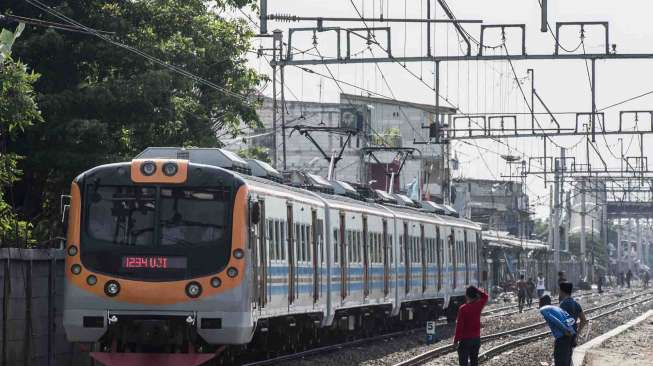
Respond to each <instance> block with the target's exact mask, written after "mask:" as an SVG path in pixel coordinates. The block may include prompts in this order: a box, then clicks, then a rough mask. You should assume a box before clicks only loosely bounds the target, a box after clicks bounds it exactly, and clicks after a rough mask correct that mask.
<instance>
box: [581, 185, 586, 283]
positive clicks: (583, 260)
mask: <svg viewBox="0 0 653 366" xmlns="http://www.w3.org/2000/svg"><path fill="white" fill-rule="evenodd" d="M580 183H581V184H580V202H581V203H580V204H581V206H580V207H581V208H580V261H581V264H580V268H581V276H582V277H583V280H585V279H586V278H587V258H586V256H585V251H586V246H587V243H586V238H585V210H586V208H585V189H586V188H585V180H581V181H580Z"/></svg>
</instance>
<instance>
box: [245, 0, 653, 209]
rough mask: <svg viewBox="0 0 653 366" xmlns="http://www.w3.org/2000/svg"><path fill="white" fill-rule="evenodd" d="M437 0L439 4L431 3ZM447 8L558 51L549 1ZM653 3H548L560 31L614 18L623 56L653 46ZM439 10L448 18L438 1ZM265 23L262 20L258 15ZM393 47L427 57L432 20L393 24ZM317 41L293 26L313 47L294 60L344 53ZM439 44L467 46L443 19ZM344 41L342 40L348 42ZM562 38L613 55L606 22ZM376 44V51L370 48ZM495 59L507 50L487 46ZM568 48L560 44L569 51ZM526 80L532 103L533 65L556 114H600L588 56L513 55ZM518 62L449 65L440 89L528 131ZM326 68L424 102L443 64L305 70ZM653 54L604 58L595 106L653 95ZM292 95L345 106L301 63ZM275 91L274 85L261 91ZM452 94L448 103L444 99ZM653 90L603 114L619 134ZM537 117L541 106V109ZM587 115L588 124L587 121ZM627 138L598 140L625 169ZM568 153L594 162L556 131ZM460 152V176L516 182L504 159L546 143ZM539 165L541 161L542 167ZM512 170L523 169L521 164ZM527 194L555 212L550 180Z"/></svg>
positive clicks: (399, 11)
mask: <svg viewBox="0 0 653 366" xmlns="http://www.w3.org/2000/svg"><path fill="white" fill-rule="evenodd" d="M433 2H435V0H433ZM353 4H355V6H356V7H357V8H358V10H359V11H361V12H362V13H363V14H364V15H365V16H366V17H379V14H380V13H383V14H384V17H386V18H388V17H392V18H420V17H425V16H426V0H353ZM448 4H449V7H450V8H451V9H452V11H453V12H454V14H455V16H456V17H457V18H458V19H473V20H482V21H483V23H484V24H514V23H518V24H525V25H526V48H527V53H529V54H552V53H553V50H554V41H553V37H552V35H551V34H549V33H541V32H540V6H539V4H538V0H491V1H490V0H448ZM652 11H653V2H651V1H650V0H623V1H618V2H617V1H614V0H611V1H608V0H573V1H570V0H566V1H562V0H549V12H548V13H549V14H548V15H549V16H548V20H549V23H550V24H551V26H552V27H555V26H554V24H555V22H562V21H608V22H609V24H610V43H611V44H615V45H616V51H617V52H618V53H653V42H651V40H653V28H651V27H650V18H651V15H650V14H652ZM268 13H270V14H273V13H276V14H279V13H281V14H291V15H300V16H323V17H326V16H337V17H357V13H356V10H355V9H354V6H353V5H352V1H350V0H329V1H317V0H302V1H297V0H294V1H293V0H268ZM436 16H437V17H438V18H443V17H444V14H443V12H442V11H441V9H440V8H439V7H438V8H437V9H436ZM256 21H258V20H256ZM313 26H315V22H293V23H287V22H274V21H270V22H269V24H268V27H269V29H270V30H272V29H280V30H282V31H283V34H284V38H285V40H286V41H287V34H288V32H287V31H288V28H289V27H313ZM325 26H340V27H363V24H362V23H325ZM368 26H370V27H374V26H378V27H386V26H387V24H386V23H371V22H370V23H368ZM390 26H391V35H392V36H391V43H392V45H391V46H392V51H393V54H394V55H395V56H403V55H406V56H418V55H424V54H425V53H426V26H425V25H417V24H405V23H403V22H402V23H391V24H390ZM464 27H465V29H466V30H467V31H468V32H469V33H470V34H472V35H473V36H474V37H475V38H476V39H478V38H479V34H480V26H479V25H478V24H466V25H464ZM316 36H317V45H316V46H315V48H313V47H314V45H313V43H314V40H313V35H312V34H310V33H306V34H300V33H295V35H294V36H293V46H294V47H296V48H297V49H299V50H307V49H310V50H309V51H308V52H306V53H305V54H302V53H299V52H298V51H297V52H298V53H297V54H296V55H295V56H294V57H295V58H297V59H303V58H304V59H309V58H313V56H311V55H310V54H319V55H322V56H324V57H325V58H327V57H332V56H334V55H335V49H336V47H335V44H336V39H335V36H333V35H330V34H329V33H328V32H324V33H318V34H317V35H316ZM376 37H377V39H378V40H380V43H381V45H382V46H383V48H387V44H386V42H385V37H386V36H385V33H382V32H379V33H377V34H376ZM485 37H486V41H485V43H486V44H488V45H500V44H501V35H500V32H499V31H491V30H489V31H487V32H486V35H485ZM432 38H433V45H432V47H433V48H434V50H435V53H436V54H438V55H457V54H460V53H461V47H462V44H461V43H459V38H458V37H457V35H456V32H455V30H454V28H453V26H451V25H447V24H438V25H437V26H436V27H434V28H433V37H432ZM520 41H521V35H520V33H519V31H517V30H508V31H506V48H507V50H508V52H509V53H511V54H517V53H519V52H520V51H521V46H520ZM342 44H343V46H344V41H343V43H342ZM560 44H561V45H562V46H563V47H564V48H565V49H567V50H570V51H573V49H576V51H575V52H574V53H582V52H583V47H584V49H585V52H587V53H598V52H602V51H603V50H604V47H605V46H604V33H603V28H601V27H596V26H593V27H587V28H586V29H585V39H584V41H583V43H582V44H581V43H580V28H579V27H569V28H566V29H564V28H563V31H561V36H560ZM260 46H261V47H265V48H269V47H270V46H271V43H270V40H269V39H260V40H256V41H254V44H253V47H254V48H258V47H260ZM351 48H352V53H354V54H355V55H356V56H355V57H361V56H362V57H371V56H372V55H374V56H382V55H383V52H384V51H383V49H382V48H381V47H379V46H377V45H374V44H373V45H371V46H369V49H368V45H367V44H366V43H365V42H364V41H362V40H361V41H355V42H352V47H351ZM370 49H371V50H370ZM484 52H485V53H486V54H500V53H502V52H505V51H504V50H503V49H502V48H497V49H487V50H485V51H484ZM561 53H563V51H561ZM249 62H250V65H251V66H252V67H253V68H254V69H256V70H258V71H259V72H261V73H264V74H268V75H271V68H270V66H269V64H268V60H266V59H264V58H259V57H257V56H256V55H255V54H254V53H251V54H250V57H249ZM512 67H514V70H515V73H516V74H517V80H519V83H520V84H521V86H522V88H523V90H524V92H525V93H526V96H527V99H528V102H530V82H531V80H530V78H529V77H528V74H527V69H534V70H535V88H536V90H537V92H538V94H539V95H540V96H541V97H542V99H543V100H544V101H545V103H546V104H547V106H548V107H549V109H550V110H552V111H553V112H589V111H591V94H590V82H589V75H588V71H589V70H588V64H587V63H586V62H584V61H582V60H555V61H551V60H547V61H513V63H512ZM512 67H511V65H510V64H509V63H508V62H506V61H496V62H488V61H479V62H467V61H465V62H451V63H443V64H442V65H441V69H440V70H441V78H440V85H441V86H440V92H441V97H442V99H441V104H442V105H455V106H456V107H458V108H459V109H460V110H461V111H462V112H463V113H470V114H472V113H505V114H511V113H522V114H521V115H518V120H517V123H518V126H519V127H529V126H530V123H531V120H530V116H529V115H527V112H528V111H529V108H528V106H527V105H526V103H525V102H524V99H523V96H522V94H521V91H520V89H519V87H518V85H517V82H515V77H514V74H513V71H512ZM307 68H310V69H313V70H315V71H317V72H320V73H322V74H326V75H328V72H329V71H331V72H332V73H333V75H334V76H335V78H337V79H339V80H342V81H345V82H347V83H351V84H354V85H357V86H360V87H362V88H364V89H367V90H369V91H372V92H374V93H379V94H383V95H388V96H393V97H394V98H396V99H399V100H406V101H414V102H420V103H430V104H433V103H434V102H435V93H434V92H433V90H432V89H431V88H432V86H433V84H434V75H433V70H434V65H433V63H432V62H423V63H409V64H407V65H406V68H404V66H403V65H401V64H398V63H379V64H376V65H375V64H364V65H332V66H330V67H329V68H330V69H329V70H327V69H326V68H325V67H324V66H307ZM652 70H653V60H611V61H597V62H596V89H597V94H596V105H597V108H598V109H601V108H602V107H605V106H609V105H612V104H614V103H617V102H619V101H622V100H625V99H628V98H630V97H633V96H637V95H640V94H642V93H645V92H648V91H651V90H653V82H652V81H653V72H651V71H652ZM285 78H286V85H287V89H286V98H288V99H300V100H305V101H321V102H337V101H338V100H339V94H340V89H339V87H338V85H337V84H336V83H335V82H333V81H332V80H330V79H328V78H322V77H319V76H316V75H315V74H310V73H307V72H304V71H302V70H301V69H298V68H295V67H287V68H286V75H285ZM340 87H342V88H343V89H344V91H345V92H347V93H354V94H360V92H361V91H360V90H357V89H356V88H353V87H350V86H347V85H345V84H342V83H341V84H340ZM264 94H266V95H268V96H271V94H272V88H271V86H270V87H268V88H266V89H265V90H264ZM444 99H446V100H444ZM651 102H653V94H652V95H649V96H647V97H643V98H640V99H636V100H634V101H632V102H628V103H625V104H623V105H620V106H618V107H614V108H610V109H608V110H606V114H605V123H606V128H607V129H613V128H616V127H617V126H618V123H619V111H620V110H647V109H653V108H651V106H650V104H651ZM536 111H537V112H544V109H543V108H542V107H541V106H540V105H537V106H536ZM557 119H558V121H559V122H560V124H561V125H562V127H563V128H564V127H573V126H574V125H575V123H576V121H575V115H574V114H560V115H557ZM538 121H539V122H540V124H541V125H542V126H543V127H549V126H552V124H551V122H550V119H549V118H548V117H547V116H546V115H538ZM651 122H652V121H650V118H649V117H648V116H644V115H642V116H640V118H639V119H638V121H637V122H636V121H635V120H634V118H632V117H628V118H626V119H625V120H624V126H625V127H626V128H633V127H634V124H635V123H637V124H638V126H639V128H640V129H642V128H643V127H642V126H646V127H648V128H650V126H651ZM582 123H585V121H581V124H582ZM631 136H632V135H628V136H623V146H624V151H625V154H624V155H626V156H637V155H640V141H639V138H632V137H631ZM618 138H619V137H618V136H605V137H603V136H598V137H597V141H596V144H595V146H596V148H597V150H598V151H599V152H600V153H601V155H602V156H603V158H604V159H605V161H606V162H607V164H608V166H610V167H619V166H620V162H619V160H618V158H619V155H620V148H621V146H620V141H619V140H618ZM652 138H653V137H652V136H646V137H645V138H644V146H643V150H644V155H645V156H647V155H648V154H649V153H650V152H651V149H653V148H651V147H650V146H649V145H651V143H650V142H651V141H652V140H651V139H652ZM554 145H558V146H562V147H566V148H567V156H574V157H575V158H576V159H577V160H576V161H577V162H579V163H580V162H582V163H585V162H586V161H587V159H588V158H587V155H586V144H585V140H584V138H582V137H579V136H576V137H553V142H549V143H548V144H547V154H549V155H550V154H551V153H552V152H553V153H554V154H556V155H558V154H559V148H558V147H556V146H554ZM452 151H454V152H455V154H456V155H457V157H458V159H459V161H460V162H461V164H460V169H459V170H458V171H457V172H455V176H456V177H469V178H480V179H508V178H502V177H503V176H505V175H509V174H510V173H509V169H510V168H509V167H508V166H507V165H506V163H505V161H504V160H503V159H502V158H501V157H500V156H501V155H519V156H521V157H522V158H524V159H526V160H527V161H528V160H529V159H528V158H529V157H538V156H543V155H544V151H543V140H542V139H541V138H519V139H504V140H502V143H499V142H497V141H493V140H474V141H468V142H461V141H457V142H454V143H453V149H452ZM589 162H590V164H592V165H593V166H596V167H598V166H602V164H601V163H600V159H599V158H598V156H597V154H596V153H594V150H593V149H591V148H590V157H589ZM533 168H537V167H536V166H535V165H534V166H533ZM512 172H513V173H515V169H514V168H513V170H512ZM526 183H527V187H528V190H527V193H528V194H529V195H530V196H531V203H532V204H534V205H535V206H534V207H533V209H534V211H535V212H536V216H538V217H545V216H548V213H549V208H548V204H549V187H547V186H545V185H544V182H543V179H542V178H541V176H535V175H529V177H528V179H527V180H526Z"/></svg>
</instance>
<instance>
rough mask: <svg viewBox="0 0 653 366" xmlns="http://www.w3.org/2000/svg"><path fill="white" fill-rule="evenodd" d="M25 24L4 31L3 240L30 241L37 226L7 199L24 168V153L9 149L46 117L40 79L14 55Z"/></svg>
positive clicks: (0, 129) (0, 131) (0, 59)
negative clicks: (38, 96) (37, 90)
mask: <svg viewBox="0 0 653 366" xmlns="http://www.w3.org/2000/svg"><path fill="white" fill-rule="evenodd" d="M23 28H24V25H22V24H21V25H19V26H18V28H17V29H16V31H15V32H12V31H10V30H7V29H2V31H0V136H1V137H0V185H1V186H2V189H0V235H2V242H3V243H2V244H3V245H7V244H8V243H13V244H17V243H28V244H29V243H30V237H31V231H32V228H33V226H32V225H31V224H30V223H29V222H28V221H26V220H22V219H21V218H20V217H19V215H18V213H17V212H16V211H15V210H14V208H13V207H12V205H11V204H10V203H8V202H7V199H6V195H5V192H12V188H13V186H14V184H16V182H18V181H19V179H20V176H21V170H20V169H19V167H18V164H19V161H20V160H21V159H22V158H23V157H22V156H20V155H18V154H16V153H14V152H11V151H8V149H7V147H8V146H9V145H10V144H11V143H12V142H13V141H15V140H16V139H18V138H19V136H20V134H22V133H24V132H25V131H26V130H28V129H30V128H31V127H33V126H34V125H35V124H36V123H39V122H41V121H42V118H41V114H40V112H39V109H38V107H37V105H36V101H35V99H34V98H35V96H34V89H33V85H34V83H35V82H36V81H37V79H38V75H37V74H35V73H34V72H28V71H27V66H26V65H25V64H23V63H21V62H16V61H14V60H13V59H12V57H11V49H12V46H13V44H14V42H15V40H16V39H17V38H18V37H19V36H20V34H21V32H22V30H23Z"/></svg>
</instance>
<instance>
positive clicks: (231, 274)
mask: <svg viewBox="0 0 653 366" xmlns="http://www.w3.org/2000/svg"><path fill="white" fill-rule="evenodd" d="M227 276H229V277H231V278H234V277H236V276H238V270H237V269H235V268H234V267H229V269H228V270H227Z"/></svg>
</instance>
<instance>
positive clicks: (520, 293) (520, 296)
mask: <svg viewBox="0 0 653 366" xmlns="http://www.w3.org/2000/svg"><path fill="white" fill-rule="evenodd" d="M527 287H528V285H527V284H526V281H524V275H519V281H517V301H519V312H520V313H521V312H522V309H524V304H525V303H526V291H527Z"/></svg>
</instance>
